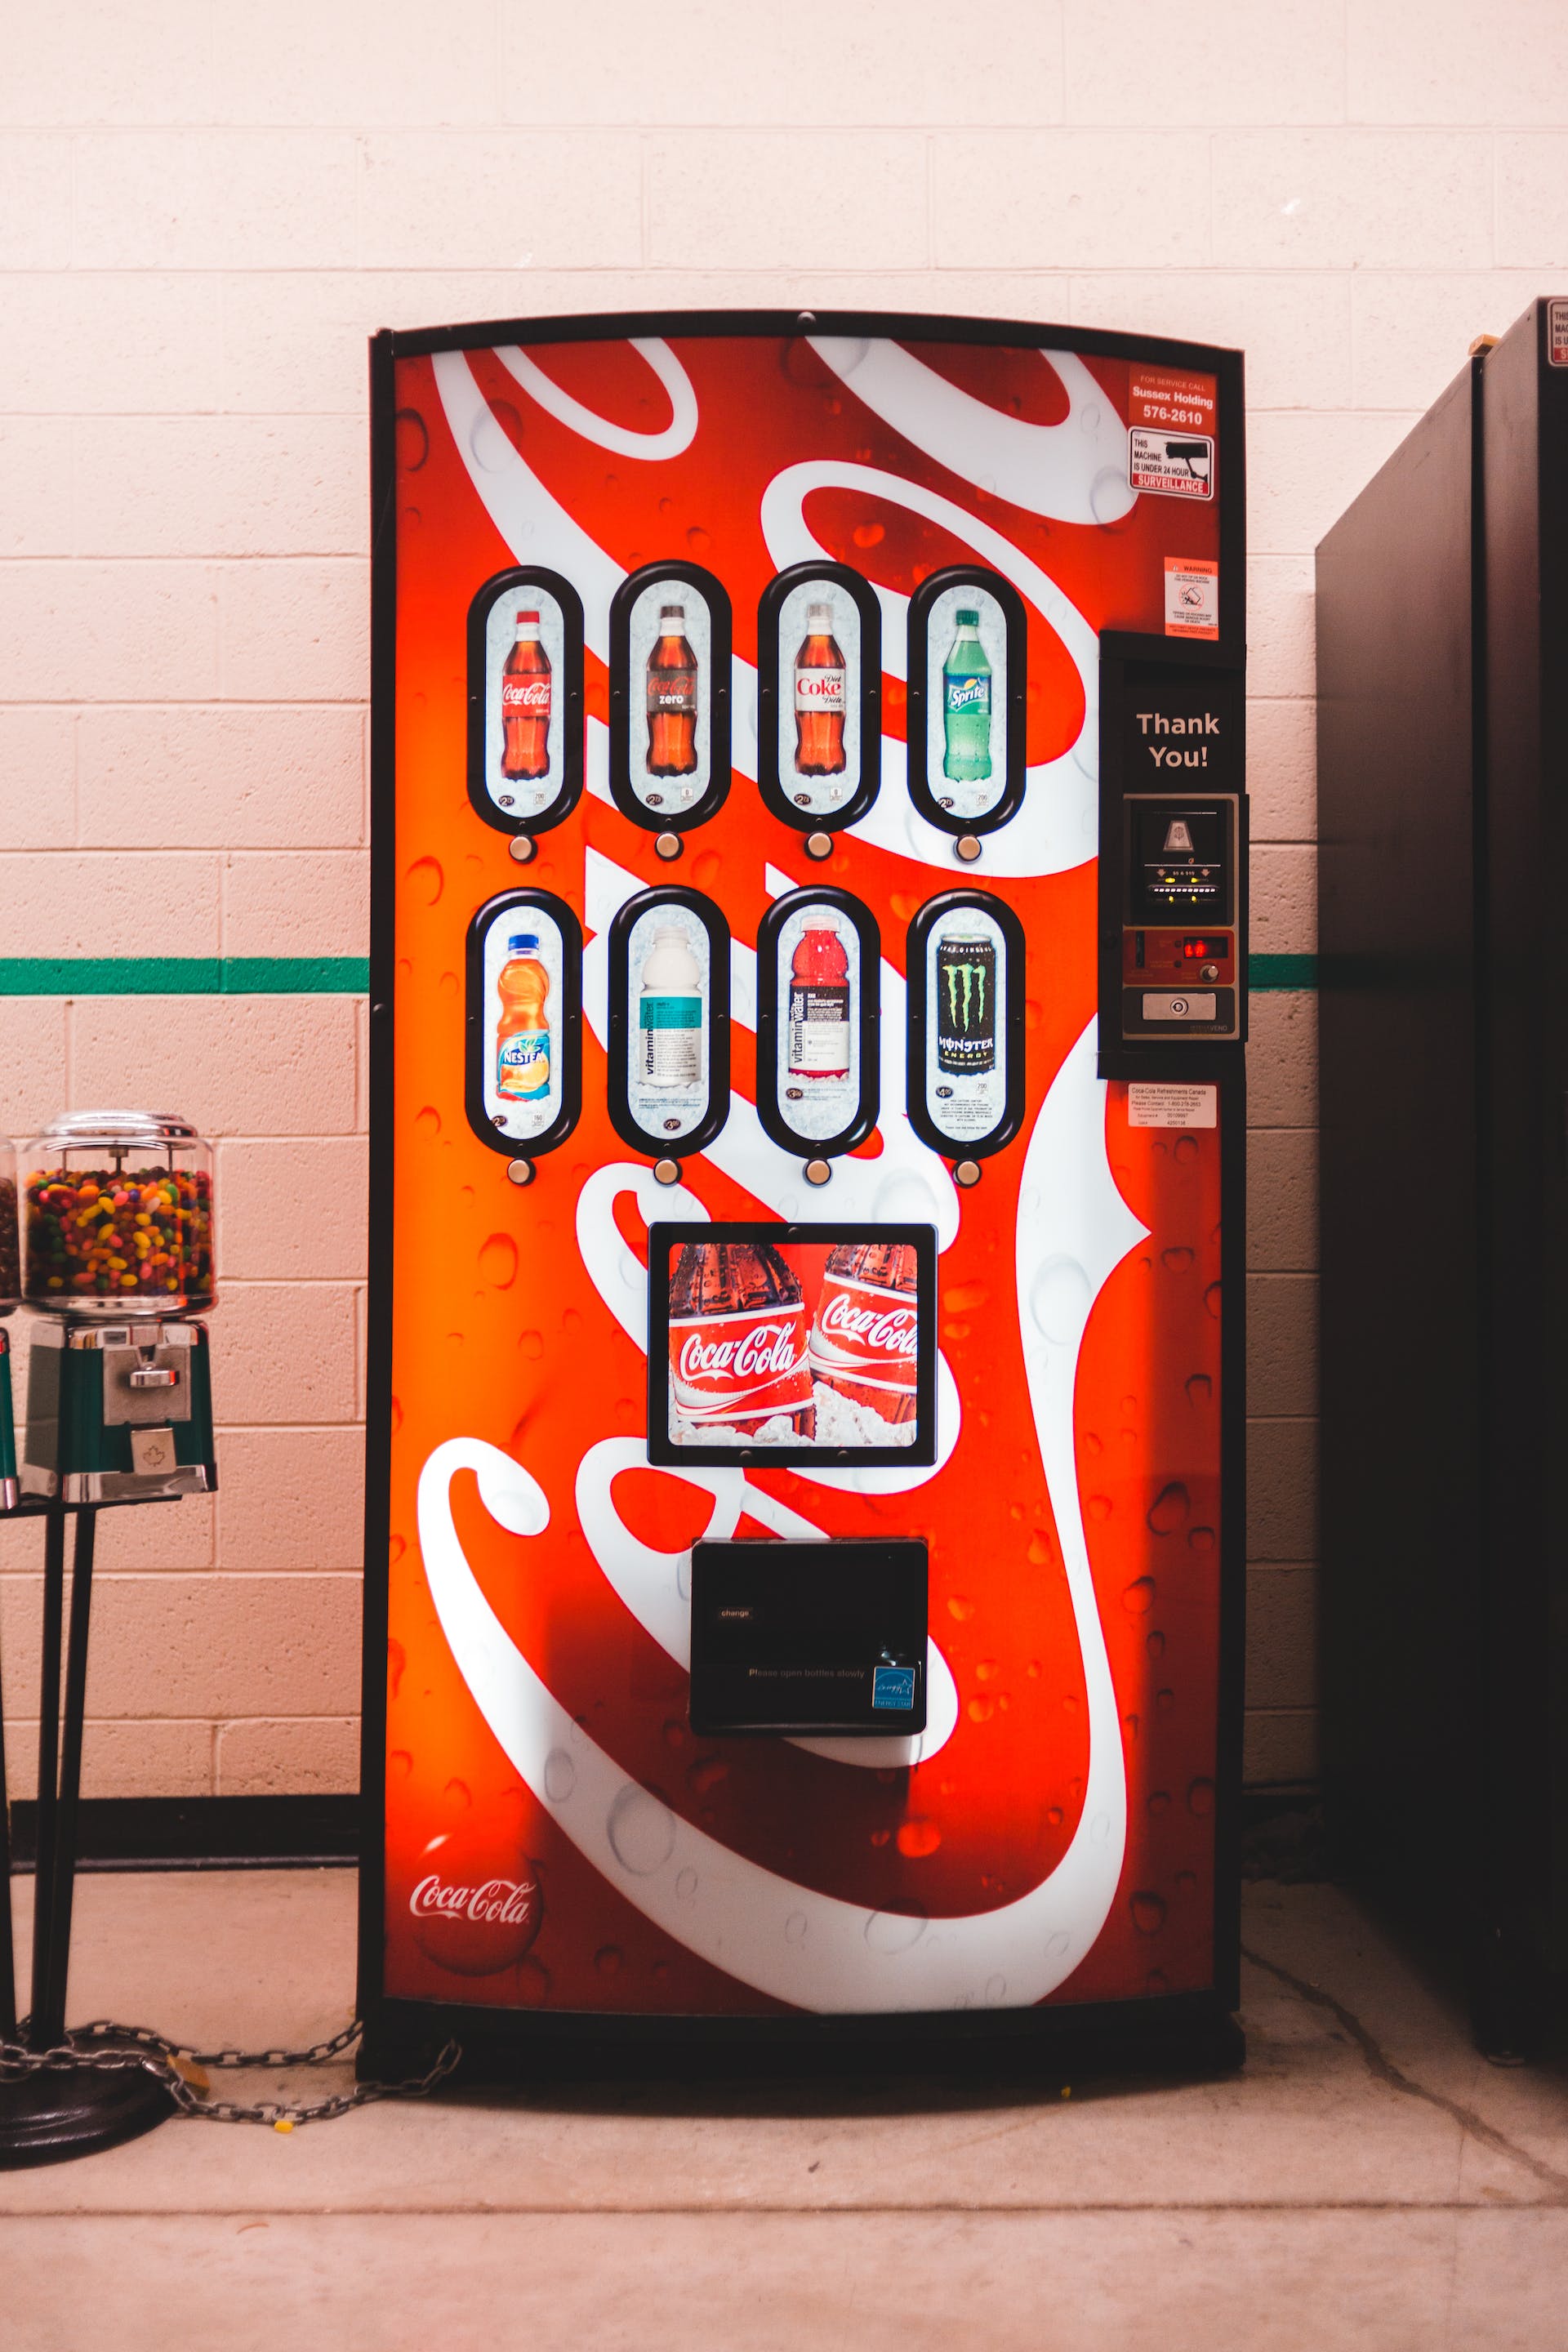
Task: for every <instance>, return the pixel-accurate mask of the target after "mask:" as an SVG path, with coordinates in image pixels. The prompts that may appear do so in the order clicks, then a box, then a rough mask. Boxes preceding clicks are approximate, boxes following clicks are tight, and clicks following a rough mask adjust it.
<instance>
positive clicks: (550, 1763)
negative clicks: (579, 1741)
mask: <svg viewBox="0 0 1568 2352" xmlns="http://www.w3.org/2000/svg"><path fill="white" fill-rule="evenodd" d="M576 1786H577V1767H576V1766H575V1764H574V1762H573V1761H572V1759H571V1758H570V1756H568V1755H567V1753H566V1750H565V1749H564V1748H552V1749H551V1751H550V1753H549V1755H548V1756H547V1757H546V1758H545V1759H544V1793H545V1795H546V1797H547V1798H548V1799H549V1800H550V1802H551V1803H552V1805H563V1804H564V1803H565V1802H566V1800H567V1798H568V1797H569V1796H570V1795H571V1794H572V1791H573V1790H574V1788H575V1787H576Z"/></svg>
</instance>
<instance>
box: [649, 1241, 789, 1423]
mask: <svg viewBox="0 0 1568 2352" xmlns="http://www.w3.org/2000/svg"><path fill="white" fill-rule="evenodd" d="M669 1394H670V1435H671V1436H672V1437H675V1438H695V1439H705V1440H706V1441H707V1442H708V1443H710V1444H711V1443H713V1442H714V1441H715V1440H717V1441H718V1442H719V1443H722V1442H723V1441H724V1440H725V1439H726V1438H733V1439H745V1438H753V1437H755V1436H756V1435H757V1433H759V1432H765V1433H766V1438H771V1439H773V1440H777V1441H780V1442H782V1441H783V1440H784V1439H785V1438H789V1437H810V1436H811V1434H812V1432H813V1428H814V1424H815V1418H816V1417H815V1413H814V1411H813V1407H812V1399H811V1374H810V1371H809V1370H808V1369H807V1364H806V1332H805V1297H804V1295H803V1293H802V1291H801V1286H800V1284H799V1282H798V1281H797V1280H796V1278H795V1275H794V1274H793V1273H792V1272H791V1270H790V1268H789V1267H788V1266H787V1265H785V1264H784V1259H783V1258H782V1257H781V1256H780V1255H779V1253H778V1251H777V1250H776V1249H774V1248H773V1247H772V1245H771V1244H768V1243H766V1242H763V1243H751V1242H686V1243H683V1244H682V1245H681V1250H680V1254H679V1257H678V1258H677V1259H676V1262H675V1274H674V1276H673V1278H672V1280H671V1282H670V1286H669ZM770 1424H773V1425H772V1426H771V1427H770ZM764 1442H766V1439H764Z"/></svg>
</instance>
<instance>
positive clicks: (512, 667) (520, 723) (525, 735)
mask: <svg viewBox="0 0 1568 2352" xmlns="http://www.w3.org/2000/svg"><path fill="white" fill-rule="evenodd" d="M550 690H551V678H550V656H549V655H548V654H547V653H546V652H545V650H544V647H543V646H542V645H541V644H540V642H539V615H538V614H537V613H520V614H518V616H517V638H516V642H515V643H514V645H513V646H512V649H511V651H510V654H508V656H507V657H506V667H505V668H504V669H503V670H502V672H501V675H500V720H501V755H500V772H501V774H502V775H503V776H504V777H505V778H506V780H507V782H508V783H514V784H515V783H524V782H528V781H529V780H530V779H531V778H532V777H538V776H543V775H547V774H548V773H549V771H550Z"/></svg>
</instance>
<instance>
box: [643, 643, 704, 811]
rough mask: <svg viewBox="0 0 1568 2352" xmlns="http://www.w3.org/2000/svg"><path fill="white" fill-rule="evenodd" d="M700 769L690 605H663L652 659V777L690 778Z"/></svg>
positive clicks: (649, 752)
mask: <svg viewBox="0 0 1568 2352" xmlns="http://www.w3.org/2000/svg"><path fill="white" fill-rule="evenodd" d="M696 766H697V656H696V655H695V653H694V652H693V651H692V649H691V646H690V644H689V641H688V638H687V635H686V607H685V605H684V604H661V605H660V607H659V614H658V636H657V638H656V639H655V640H654V647H653V651H652V653H650V654H649V656H648V657H647V772H648V773H649V775H650V776H689V775H690V774H691V773H692V772H693V771H694V770H695V768H696Z"/></svg>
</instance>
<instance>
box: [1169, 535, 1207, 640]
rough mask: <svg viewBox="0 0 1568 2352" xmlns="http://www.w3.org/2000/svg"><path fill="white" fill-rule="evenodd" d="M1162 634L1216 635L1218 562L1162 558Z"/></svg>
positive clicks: (1174, 557)
mask: <svg viewBox="0 0 1568 2352" xmlns="http://www.w3.org/2000/svg"><path fill="white" fill-rule="evenodd" d="M1165 635H1167V636H1168V637H1217V636H1218V635H1219V565H1218V564H1217V563H1209V562H1205V560H1204V559H1203V558H1202V557H1201V556H1188V555H1167V556H1166V558H1165Z"/></svg>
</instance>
